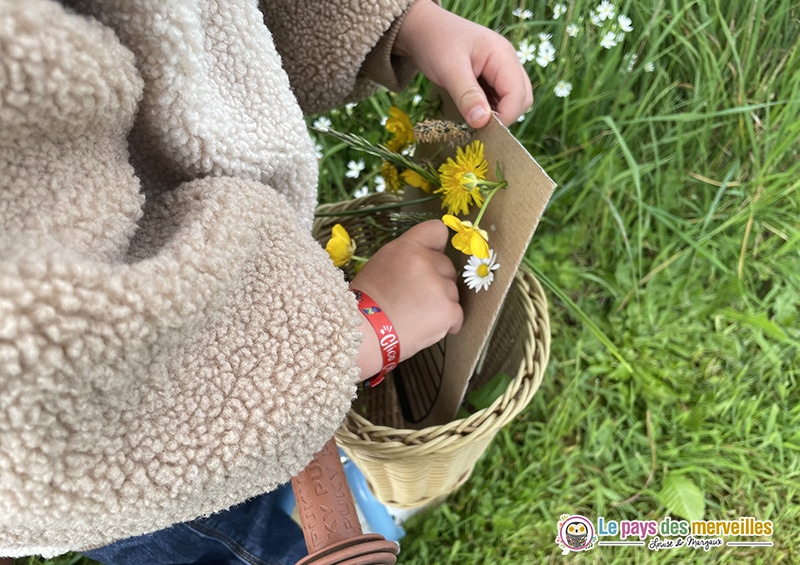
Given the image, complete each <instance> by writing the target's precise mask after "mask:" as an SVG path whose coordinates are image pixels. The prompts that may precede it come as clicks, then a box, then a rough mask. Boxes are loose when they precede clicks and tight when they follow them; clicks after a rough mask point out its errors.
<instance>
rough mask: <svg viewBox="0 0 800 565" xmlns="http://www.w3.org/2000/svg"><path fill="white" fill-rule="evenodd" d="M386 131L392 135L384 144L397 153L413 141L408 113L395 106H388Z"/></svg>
mask: <svg viewBox="0 0 800 565" xmlns="http://www.w3.org/2000/svg"><path fill="white" fill-rule="evenodd" d="M386 131H388V132H389V133H391V134H393V135H394V137H392V139H391V140H390V141H389V143H387V144H386V146H387V147H389V149H391V150H392V151H395V152H397V153H399V152H400V151H402V150H403V149H405V148H406V147H408V146H409V145H411V144H412V143H414V126H413V125H412V124H411V120H410V119H409V118H408V114H406V113H405V112H403V111H402V110H401V109H400V108H398V107H397V106H392V107H391V108H389V117H388V118H387V119H386ZM390 145H391V146H390Z"/></svg>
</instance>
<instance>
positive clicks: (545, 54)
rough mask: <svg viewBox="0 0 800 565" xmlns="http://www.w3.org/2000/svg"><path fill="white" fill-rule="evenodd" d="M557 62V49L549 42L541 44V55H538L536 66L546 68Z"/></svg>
mask: <svg viewBox="0 0 800 565" xmlns="http://www.w3.org/2000/svg"><path fill="white" fill-rule="evenodd" d="M555 60H556V48H555V47H553V44H552V43H550V42H549V41H543V42H542V43H540V44H539V53H538V55H536V64H537V65H539V66H540V67H542V68H544V67H546V66H547V64H548V63H552V62H553V61H555Z"/></svg>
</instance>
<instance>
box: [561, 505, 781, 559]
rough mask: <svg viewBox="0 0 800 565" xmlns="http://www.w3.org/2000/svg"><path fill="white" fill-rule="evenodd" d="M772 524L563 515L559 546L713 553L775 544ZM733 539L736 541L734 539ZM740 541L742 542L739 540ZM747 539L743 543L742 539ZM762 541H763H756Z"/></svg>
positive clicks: (570, 549)
mask: <svg viewBox="0 0 800 565" xmlns="http://www.w3.org/2000/svg"><path fill="white" fill-rule="evenodd" d="M773 531H774V527H773V524H772V522H771V521H769V520H757V519H756V518H754V517H752V516H744V517H740V518H738V519H735V520H692V521H691V522H690V521H688V520H675V519H672V518H670V517H669V516H667V517H666V518H664V519H663V520H620V521H617V520H607V519H606V518H604V517H603V516H600V517H598V518H597V522H593V521H592V520H590V519H589V518H587V517H586V516H581V515H580V514H562V515H561V518H560V519H559V521H558V535H557V536H556V540H555V541H556V544H557V545H558V547H560V548H561V552H562V554H564V555H567V554H568V553H570V552H573V551H575V552H577V551H589V550H590V549H592V548H594V547H595V546H604V545H608V546H634V547H643V548H647V549H648V550H650V551H662V550H670V549H678V548H687V549H701V550H704V551H710V550H711V549H712V548H715V547H722V546H728V547H764V546H767V547H768V546H772V545H773V542H772V541H769V540H764V538H769V537H771V536H772V534H773ZM732 538H733V539H732ZM736 538H739V539H736ZM742 538H744V539H742ZM753 538H761V539H753Z"/></svg>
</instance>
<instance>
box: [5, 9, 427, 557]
mask: <svg viewBox="0 0 800 565" xmlns="http://www.w3.org/2000/svg"><path fill="white" fill-rule="evenodd" d="M410 3H411V0H377V1H371V2H351V1H347V0H334V1H327V2H325V1H319V0H280V1H278V0H263V6H261V7H259V5H258V3H257V0H225V1H224V2H217V1H214V0H171V1H165V0H136V1H131V0H106V1H102V0H73V1H72V2H67V4H68V7H66V8H65V7H64V6H62V5H61V4H59V3H56V2H52V1H48V0H24V1H20V0H0V556H2V555H6V556H22V555H28V554H42V555H45V556H51V555H55V554H60V553H63V552H65V551H67V550H73V549H86V548H90V547H94V546H99V545H103V544H106V543H108V542H111V541H113V540H116V539H119V538H123V537H128V536H132V535H137V534H141V533H144V532H149V531H153V530H156V529H159V528H163V527H166V526H168V525H170V524H173V523H176V522H179V521H186V520H191V519H194V518H196V517H198V516H200V515H207V514H210V513H214V512H217V511H219V510H222V509H225V508H228V507H230V506H231V505H234V504H236V503H239V502H241V501H243V500H245V499H248V498H250V497H252V496H255V495H257V494H260V493H263V492H266V491H269V490H271V489H274V488H275V487H276V486H278V485H279V484H281V483H283V482H285V481H287V480H288V479H289V478H290V477H291V476H292V475H294V474H296V473H297V472H298V471H300V470H301V469H302V468H303V467H304V466H305V465H306V463H307V462H308V461H309V460H310V458H311V457H312V455H313V454H314V453H315V452H316V451H317V450H318V449H319V448H320V447H321V446H322V444H323V443H324V442H325V441H326V440H327V439H328V438H329V437H330V436H331V435H332V434H333V432H334V430H335V428H336V427H337V425H338V424H339V423H340V421H341V420H342V418H343V416H344V414H345V412H346V410H347V408H348V407H349V405H350V402H351V400H352V398H353V395H354V393H355V383H356V380H357V378H358V370H357V368H356V366H355V357H356V351H357V346H358V343H359V341H360V339H361V334H360V333H359V332H358V329H357V326H358V324H359V315H358V312H357V309H356V308H355V303H354V301H353V299H352V298H351V296H350V294H349V292H348V289H347V285H346V284H345V282H344V280H343V278H342V275H341V274H340V273H339V272H338V271H337V270H336V269H335V268H334V267H333V266H332V264H331V261H330V260H329V258H328V257H327V255H326V253H325V251H324V250H323V249H321V247H320V246H319V245H318V244H317V243H316V242H315V241H314V240H313V239H312V238H311V236H310V234H309V231H310V226H311V221H312V215H313V210H314V206H315V202H316V181H317V164H316V159H315V157H314V149H313V144H312V142H311V140H310V138H309V136H308V134H307V131H306V128H305V123H304V121H303V111H302V110H301V107H302V109H303V110H305V111H306V112H315V111H318V110H321V109H323V108H327V107H330V106H333V105H336V104H339V103H341V102H343V101H344V100H346V99H349V98H350V97H353V96H358V95H360V94H363V93H364V92H366V90H365V89H366V88H368V87H369V85H370V84H371V82H370V81H368V80H367V79H365V78H363V77H362V75H360V74H359V70H360V69H361V67H362V64H363V63H364V61H365V58H366V57H367V55H368V54H369V53H373V55H372V56H373V57H374V56H375V55H374V54H375V53H386V52H387V51H386V50H385V45H384V50H383V51H381V49H380V48H376V44H377V43H378V41H379V39H380V38H381V37H384V36H385V34H386V32H387V30H395V29H396V28H397V25H396V22H397V20H398V17H401V16H402V14H403V13H404V11H405V9H406V8H407V7H408V5H409V4H410ZM393 22H395V25H394V26H392V24H393ZM391 40H392V37H391V34H389V35H388V36H386V37H385V39H384V40H383V44H385V43H386V42H389V43H390V42H391ZM383 59H384V60H387V61H388V56H387V55H384V56H383ZM386 76H391V75H390V74H387V75H386Z"/></svg>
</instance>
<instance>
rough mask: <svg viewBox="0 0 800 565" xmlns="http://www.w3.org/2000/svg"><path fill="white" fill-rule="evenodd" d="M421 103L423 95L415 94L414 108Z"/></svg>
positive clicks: (412, 100)
mask: <svg viewBox="0 0 800 565" xmlns="http://www.w3.org/2000/svg"><path fill="white" fill-rule="evenodd" d="M420 102H422V94H415V95H414V97H413V98H412V99H411V104H412V105H414V106H418V105H419V103H420Z"/></svg>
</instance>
